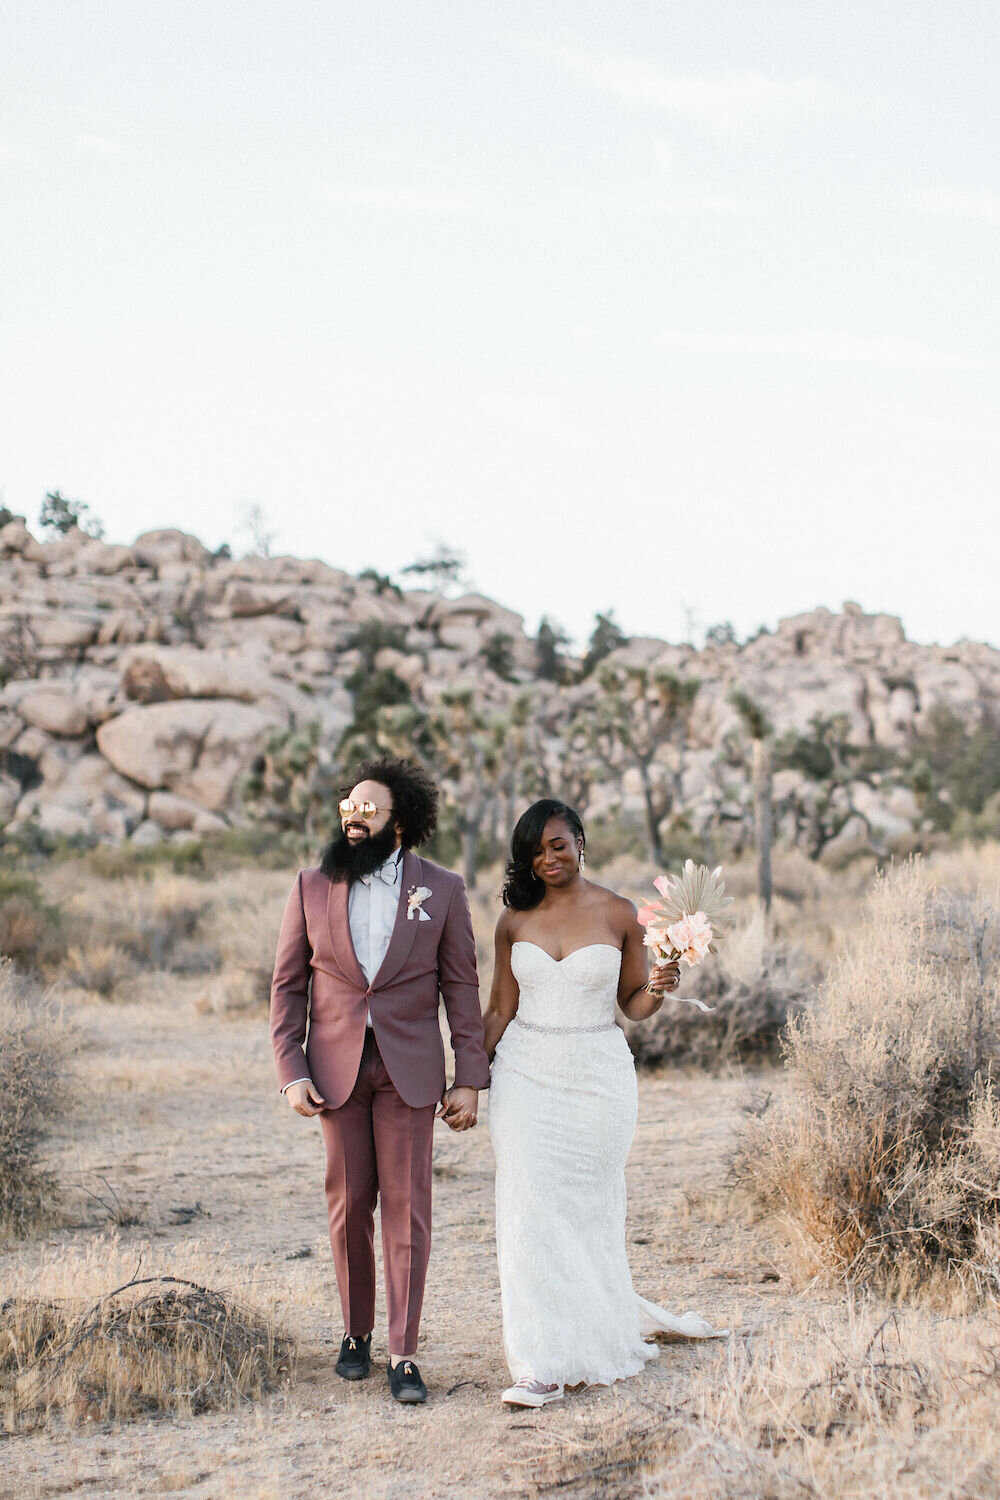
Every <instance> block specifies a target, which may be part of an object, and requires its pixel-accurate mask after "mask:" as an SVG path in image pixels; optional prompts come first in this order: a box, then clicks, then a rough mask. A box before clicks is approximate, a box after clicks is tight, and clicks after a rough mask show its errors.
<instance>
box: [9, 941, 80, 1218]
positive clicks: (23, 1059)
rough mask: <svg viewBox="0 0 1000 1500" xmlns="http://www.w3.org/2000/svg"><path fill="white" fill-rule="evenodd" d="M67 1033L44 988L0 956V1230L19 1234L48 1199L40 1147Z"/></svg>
mask: <svg viewBox="0 0 1000 1500" xmlns="http://www.w3.org/2000/svg"><path fill="white" fill-rule="evenodd" d="M66 1044H67V1032H66V1027H65V1025H64V1023H63V1022H62V1021H61V1020H60V1018H59V1016H58V1015H57V1012H56V1010H55V1007H54V1006H53V1004H52V1003H51V1001H50V999H49V997H48V995H47V993H46V991H45V990H44V989H43V988H42V987H41V985H40V984H38V983H37V981H35V980H34V979H31V978H29V977H28V976H26V975H21V974H19V973H18V972H17V970H16V969H15V968H14V966H13V964H11V963H10V961H9V960H0V1234H23V1233H25V1232H27V1230H28V1229H29V1228H30V1227H31V1226H32V1225H33V1224H34V1223H35V1222H36V1221H37V1220H38V1219H40V1218H41V1217H42V1216H43V1215H44V1213H45V1211H46V1209H47V1208H48V1207H49V1206H50V1205H51V1203H52V1199H53V1197H54V1192H55V1188H54V1183H53V1181H52V1178H51V1176H50V1174H49V1173H48V1172H47V1171H46V1170H45V1169H44V1168H43V1166H42V1165H41V1160H40V1150H41V1146H42V1143H43V1141H44V1139H45V1135H46V1132H47V1129H48V1127H49V1124H50V1122H51V1121H52V1119H53V1117H54V1115H55V1114H56V1112H57V1110H58V1108H59V1107H60V1106H61V1105H62V1104H63V1103H64V1100H65V1086H64V1079H63V1076H62V1062H63V1056H64V1053H65V1048H66Z"/></svg>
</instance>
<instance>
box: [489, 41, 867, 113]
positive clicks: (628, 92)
mask: <svg viewBox="0 0 1000 1500" xmlns="http://www.w3.org/2000/svg"><path fill="white" fill-rule="evenodd" d="M514 40H515V44H516V45H517V46H519V47H521V48H522V50H524V51H525V52H529V53H531V54H532V55H533V56H535V57H538V58H541V59H543V60H544V61H546V62H549V63H552V64H553V65H555V66H557V67H559V68H561V69H563V71H564V72H566V73H569V74H570V75H571V76H572V77H574V78H576V79H578V80H579V81H580V82H581V83H584V84H586V85H587V86H588V87H590V88H592V89H594V90H596V91H597V92H598V93H602V94H609V95H610V96H611V97H613V98H615V99H617V100H618V101H619V102H620V103H622V104H624V105H626V106H627V107H628V108H630V109H635V110H650V111H654V112H657V113H660V114H666V115H673V116H675V117H678V118H680V119H685V120H689V121H692V122H694V123H695V124H699V125H704V126H707V127H708V128H709V129H711V130H714V131H716V132H718V133H719V134H738V133H742V132H744V131H746V130H747V129H749V128H750V127H751V126H753V125H756V124H759V123H760V122H762V121H765V120H783V119H787V118H790V117H793V116H798V115H801V114H804V113H812V114H815V113H820V112H825V111H828V110H831V109H838V108H842V107H843V106H844V105H846V104H847V103H848V102H849V95H848V94H847V92H846V91H845V90H844V89H842V88H841V87H840V86H839V85H838V84H835V83H832V82H830V81H829V80H828V79H824V78H818V77H816V76H815V75H813V74H804V75H801V76H799V77H795V78H773V77H770V76H768V75H767V74H765V73H760V72H758V71H756V70H754V69H750V68H744V69H738V70H735V69H734V70H728V71H726V72H720V73H715V74H701V75H699V74H690V73H677V72H673V71H672V70H671V69H669V68H668V67H665V66H664V65H663V64H662V63H659V62H656V61H654V60H652V59H650V58H648V57H640V56H636V55H635V54H631V53H625V52H610V51H600V50H597V49H594V48H588V47H583V46H576V45H572V44H567V43H561V42H555V41H552V40H550V39H548V38H546V37H542V36H534V35H521V36H518V37H516V38H515V39H514Z"/></svg>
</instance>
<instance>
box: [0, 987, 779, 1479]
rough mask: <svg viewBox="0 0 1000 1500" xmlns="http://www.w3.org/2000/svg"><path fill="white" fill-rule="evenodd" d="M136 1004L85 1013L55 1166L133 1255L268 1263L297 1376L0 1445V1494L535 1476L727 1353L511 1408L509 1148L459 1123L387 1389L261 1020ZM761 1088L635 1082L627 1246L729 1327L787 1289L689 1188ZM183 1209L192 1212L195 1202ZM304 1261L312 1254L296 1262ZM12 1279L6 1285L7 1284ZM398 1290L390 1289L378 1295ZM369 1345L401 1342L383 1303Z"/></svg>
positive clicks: (27, 1258)
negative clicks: (415, 1367) (394, 1394)
mask: <svg viewBox="0 0 1000 1500" xmlns="http://www.w3.org/2000/svg"><path fill="white" fill-rule="evenodd" d="M151 990H152V994H151V996H150V998H149V999H148V1000H146V1001H145V1002H144V1003H143V1004H142V1005H139V1004H130V1005H123V1004H115V1005H110V1004H104V1005H98V1004H94V1005H88V1006H85V1007H82V1008H81V1009H80V1010H79V1011H78V1012H77V1014H76V1019H77V1021H78V1024H79V1028H80V1041H81V1045H80V1049H79V1054H78V1059H77V1071H78V1078H79V1083H80V1088H81V1097H80V1102H79V1104H78V1106H77V1107H76V1109H75V1111H74V1113H73V1114H72V1115H71V1116H70V1117H69V1118H68V1119H67V1121H66V1123H65V1125H64V1126H63V1127H62V1130H61V1134H60V1137H59V1140H58V1142H57V1147H56V1152H55V1163H54V1164H55V1169H56V1172H57V1174H58V1176H59V1178H60V1180H61V1181H63V1182H66V1183H75V1184H79V1185H80V1186H81V1187H83V1186H86V1187H89V1188H90V1189H91V1190H92V1191H95V1192H98V1193H100V1194H101V1195H102V1196H105V1197H108V1194H107V1192H106V1189H105V1186H104V1184H102V1182H101V1179H102V1178H105V1179H106V1180H107V1183H108V1184H110V1186H111V1187H112V1188H113V1189H114V1192H115V1193H116V1194H117V1196H118V1198H119V1199H120V1200H121V1202H122V1204H123V1205H124V1206H125V1207H126V1208H132V1209H134V1210H135V1211H136V1212H137V1213H138V1215H139V1218H140V1223H139V1224H138V1225H137V1226H134V1227H132V1228H129V1229H123V1230H121V1231H120V1232H119V1233H120V1243H121V1244H122V1245H124V1246H126V1247H128V1248H129V1249H130V1250H131V1249H134V1251H135V1254H136V1256H137V1257H138V1255H139V1253H140V1247H141V1246H142V1245H144V1244H148V1245H150V1246H152V1247H153V1251H154V1252H155V1255H156V1256H157V1257H163V1256H166V1257H167V1258H168V1259H169V1256H170V1254H171V1253H175V1252H177V1253H179V1252H180V1251H181V1249H183V1248H185V1247H188V1246H190V1243H191V1241H192V1240H197V1241H198V1242H200V1244H201V1246H202V1247H203V1248H204V1249H206V1250H208V1251H212V1252H221V1253H222V1254H223V1256H224V1257H225V1260H226V1262H227V1263H228V1264H230V1265H242V1266H246V1265H251V1264H253V1265H257V1266H259V1267H261V1268H262V1272H263V1278H264V1285H265V1287H266V1290H267V1292H268V1293H269V1295H271V1296H272V1297H273V1298H274V1300H275V1302H276V1303H277V1305H278V1308H279V1313H280V1316H281V1318H282V1319H283V1320H284V1322H285V1323H286V1324H287V1326H288V1327H289V1328H290V1329H291V1331H292V1332H294V1334H295V1335H296V1337H297V1339H298V1341H299V1350H300V1357H299V1366H298V1379H297V1381H296V1383H295V1385H294V1386H293V1387H292V1388H291V1389H290V1390H289V1391H287V1392H284V1393H282V1394H280V1395H278V1396H274V1397H272V1398H270V1399H269V1400H267V1401H265V1402H263V1403H261V1404H259V1405H258V1406H255V1407H253V1408H249V1409H247V1410H244V1411H240V1412H236V1413H229V1414H221V1415H209V1416H203V1417H199V1418H197V1419H191V1420H185V1421H178V1420H173V1419H170V1420H167V1419H160V1420H155V1421H147V1422H142V1423H136V1424H131V1425H129V1426H128V1427H123V1428H121V1429H111V1428H109V1427H106V1426H101V1427H97V1428H82V1429H77V1430H75V1431H69V1430H63V1431H51V1432H49V1433H46V1434H43V1435H36V1436H32V1437H15V1438H9V1439H6V1440H0V1500H6V1497H11V1500H13V1497H15V1496H17V1497H18V1500H25V1497H35V1496H49V1495H58V1494H64V1493H69V1492H75V1493H77V1494H80V1495H85V1496H93V1497H97V1496H103V1495H115V1496H122V1495H149V1494H160V1495H169V1494H183V1495H186V1496H192V1497H194V1496H211V1497H220V1496H230V1495H233V1496H235V1495H239V1496H241V1497H243V1500H255V1497H260V1500H263V1497H272V1496H273V1497H278V1496H281V1497H286V1496H288V1497H298V1496H309V1497H317V1496H326V1495H335V1494H341V1493H343V1494H350V1495H355V1496H364V1497H367V1496H370V1497H373V1500H375V1497H377V1500H389V1497H397V1496H398V1497H400V1500H402V1497H404V1496H405V1497H407V1500H425V1497H426V1500H432V1497H442V1500H443V1497H449V1500H451V1497H455V1500H457V1497H462V1500H480V1497H483V1500H487V1497H492V1496H501V1495H502V1496H510V1495H511V1494H517V1493H518V1492H519V1491H520V1490H522V1489H523V1488H524V1484H525V1481H526V1477H527V1474H528V1472H529V1471H530V1463H531V1460H532V1457H533V1456H534V1455H537V1454H538V1453H539V1452H541V1451H543V1450H544V1449H545V1448H546V1447H548V1446H550V1445H551V1442H552V1439H553V1438H558V1439H564V1438H568V1437H571V1436H572V1434H573V1432H574V1431H575V1430H576V1431H578V1430H579V1429H580V1425H581V1423H582V1422H588V1423H589V1422H592V1421H593V1419H594V1418H595V1417H600V1415H601V1413H602V1409H606V1410H607V1412H608V1414H609V1416H610V1414H611V1413H612V1412H620V1410H621V1404H622V1400H623V1398H624V1399H628V1400H639V1401H643V1402H645V1401H649V1402H655V1401H656V1400H657V1399H658V1397H665V1395H666V1388H667V1387H669V1388H670V1390H672V1391H674V1392H676V1391H677V1390H678V1389H679V1388H682V1387H683V1384H684V1381H685V1377H686V1374H687V1373H690V1372H691V1371H692V1369H694V1368H699V1369H704V1370H708V1369H711V1367H712V1365H713V1364H714V1363H715V1362H717V1361H720V1360H724V1359H725V1351H724V1349H723V1347H721V1346H720V1345H703V1346H697V1345H694V1346H690V1347H688V1346H681V1345H669V1346H665V1347H664V1348H663V1349H662V1350H661V1356H660V1359H659V1360H658V1361H656V1362H655V1363H653V1364H652V1365H651V1366H649V1367H648V1368H647V1370H646V1371H645V1372H644V1373H643V1374H641V1375H639V1376H637V1377H636V1378H635V1379H634V1380H632V1381H629V1382H627V1383H625V1384H624V1385H620V1386H618V1387H616V1388H615V1389H614V1390H611V1391H609V1390H604V1389H600V1388H597V1389H591V1390H586V1391H583V1392H581V1393H578V1394H571V1395H570V1396H568V1397H567V1399H566V1400H565V1402H562V1403H559V1404H558V1405H557V1406H554V1407H550V1408H548V1409H547V1410H546V1411H544V1412H540V1413H510V1412H508V1411H506V1410H505V1409H503V1408H501V1406H500V1403H499V1400H498V1396H499V1392H500V1391H501V1389H502V1388H503V1387H504V1385H505V1384H506V1383H507V1379H508V1376H507V1370H506V1366H505V1365H504V1362H503V1356H502V1348H501V1343H500V1306H499V1292H498V1287H497V1279H496V1264H495V1259H494V1240H493V1157H492V1150H491V1146H490V1139H489V1134H488V1131H487V1129H486V1128H485V1124H481V1125H480V1127H479V1128H477V1129H476V1130H475V1131H472V1132H469V1133H467V1134H465V1135H454V1134H452V1133H451V1132H449V1131H447V1130H446V1129H444V1128H443V1127H439V1133H438V1137H437V1142H436V1156H435V1176H436V1186H435V1214H434V1234H435V1243H434V1249H433V1252H432V1256H431V1266H430V1277H429V1285H428V1292H427V1299H426V1304H425V1313H424V1320H423V1328H422V1349H421V1356H420V1365H421V1370H422V1371H423V1374H424V1377H425V1379H426V1380H427V1383H428V1386H429V1388H430V1391H431V1399H430V1401H429V1402H428V1404H427V1405H426V1407H423V1408H417V1409H406V1408H401V1407H399V1406H397V1405H396V1404H395V1403H394V1402H393V1401H392V1400H391V1398H390V1396H389V1393H388V1388H387V1385H386V1382H385V1377H384V1374H383V1370H382V1367H381V1366H380V1365H379V1366H377V1367H376V1369H375V1370H374V1371H373V1374H372V1377H371V1378H370V1379H369V1380H368V1381H366V1382H364V1383H362V1384H360V1385H358V1386H353V1385H348V1384H346V1383H345V1382H343V1381H341V1380H339V1379H338V1378H337V1377H336V1376H335V1375H334V1373H333V1362H334V1359H335V1357H336V1351H337V1348H338V1347H339V1342H340V1337H341V1332H342V1330H341V1326H340V1313H339V1304H338V1301H337V1296H336V1289H335V1284H334V1279H333V1271H332V1265H331V1262H330V1255H329V1246H328V1244H327V1241H326V1236H325V1226H324V1212H323V1199H322V1173H323V1162H322V1146H321V1141H320V1135H319V1129H318V1127H317V1126H316V1125H314V1124H311V1123H310V1124H307V1123H306V1122H304V1121H302V1120H300V1119H299V1118H298V1117H297V1116H294V1115H293V1114H292V1113H291V1111H290V1110H289V1109H288V1108H287V1106H286V1105H285V1103H284V1101H283V1100H281V1099H280V1098H279V1097H278V1095H277V1094H276V1092H275V1090H274V1085H273V1075H272V1070H271V1061H270V1049H269V1046H268V1042H267V1036H266V1026H265V1024H264V1022H263V1021H262V1020H261V1019H260V1018H255V1019H253V1020H248V1019H241V1020H226V1019H222V1018H218V1017H215V1016H210V1015H209V1016H206V1015H203V1014H199V1013H198V1010H197V1008H196V1005H197V1001H198V986H197V984H196V983H194V982H189V983H187V984H184V983H181V982H179V981H177V980H176V979H168V978H166V977H164V978H163V979H162V980H158V981H157V983H155V984H153V985H152V986H151ZM744 1096H745V1085H743V1084H741V1083H739V1082H738V1081H736V1080H707V1079H705V1078H703V1077H700V1076H698V1077H685V1076H681V1075H678V1074H667V1075H664V1076H661V1077H657V1078H642V1079H641V1080H640V1114H639V1128H638V1132H637V1136H636V1141H635V1144H634V1147H633V1151H632V1156H631V1159H630V1164H629V1197H630V1205H631V1208H630V1214H629V1226H628V1229H629V1238H630V1248H629V1255H630V1260H631V1264H632V1269H633V1277H634V1280H635V1284H636V1288H637V1290H639V1291H641V1292H642V1293H643V1294H644V1295H646V1296H648V1297H651V1298H652V1299H654V1300H656V1301H658V1302H662V1303H664V1304H666V1305H667V1306H669V1307H671V1308H673V1309H676V1310H683V1309H685V1308H687V1307H694V1308H696V1309H697V1310H698V1311H699V1312H701V1313H703V1314H705V1315H706V1316H707V1317H709V1318H711V1319H712V1321H713V1322H715V1323H716V1324H717V1325H723V1326H724V1325H727V1324H728V1325H731V1326H736V1325H739V1324H744V1323H746V1322H748V1321H751V1322H756V1321H762V1322H765V1323H767V1322H770V1321H771V1320H772V1319H773V1318H774V1317H776V1316H779V1315H780V1305H781V1301H782V1293H783V1288H782V1287H779V1286H776V1285H775V1284H774V1282H773V1280H770V1279H763V1278H767V1277H768V1276H769V1268H768V1266H767V1265H766V1264H764V1263H763V1262H762V1260H761V1255H760V1250H759V1248H758V1247H757V1246H756V1244H755V1241H754V1239H753V1237H752V1235H751V1234H750V1232H749V1231H748V1230H746V1229H745V1228H741V1227H740V1226H738V1225H737V1226H733V1225H727V1224H718V1223H714V1222H711V1218H712V1216H711V1214H708V1215H706V1214H705V1213H704V1212H702V1210H701V1209H700V1208H699V1207H696V1208H694V1209H692V1208H691V1207H690V1204H689V1196H690V1195H699V1197H700V1195H702V1194H703V1193H704V1192H705V1190H706V1189H711V1188H712V1186H713V1185H717V1184H718V1183H719V1182H720V1181H721V1179H722V1175H723V1172H724V1160H725V1154H726V1151H727V1148H728V1146H729V1144H730V1143H731V1140H732V1137H733V1132H734V1130H735V1128H736V1125H737V1123H738V1106H739V1101H740V1100H741V1099H742V1098H743V1097H744ZM79 1196H80V1209H79V1213H80V1217H81V1220H82V1222H81V1223H80V1224H78V1225H77V1226H76V1227H73V1228H66V1229H61V1230H59V1231H57V1232H55V1233H52V1234H49V1235H48V1236H47V1237H46V1238H45V1239H44V1240H42V1241H32V1242H29V1243H27V1244H25V1245H23V1246H21V1247H19V1248H18V1249H16V1250H8V1251H6V1252H4V1253H3V1254H2V1255H0V1277H2V1278H3V1281H6V1280H7V1279H8V1278H9V1273H10V1271H11V1270H12V1268H13V1267H15V1266H22V1267H23V1266H31V1265H34V1264H36V1263H37V1261H38V1260H39V1258H42V1257H47V1258H48V1259H49V1260H51V1259H52V1258H53V1257H55V1256H58V1254H59V1253H60V1252H61V1251H62V1250H68V1249H71V1248H73V1247H79V1246H82V1245H93V1243H94V1241H95V1239H99V1238H100V1237H101V1236H102V1235H107V1233H108V1230H107V1228H106V1227H102V1226H101V1219H102V1217H103V1210H100V1209H99V1208H96V1206H95V1204H94V1203H93V1200H90V1199H87V1198H86V1197H85V1195H84V1194H83V1193H82V1192H81V1193H80V1195H79ZM192 1214H193V1217H190V1219H189V1222H188V1223H187V1224H183V1223H181V1222H179V1221H180V1220H182V1219H184V1218H185V1217H188V1216H189V1215H192ZM289 1257H296V1258H292V1259H290V1258H289ZM2 1284H3V1282H0V1286H2ZM380 1295H381V1294H380ZM378 1319H379V1321H378V1327H377V1329H376V1335H375V1340H374V1344H373V1354H375V1355H376V1357H377V1359H379V1360H384V1357H385V1322H384V1313H383V1311H382V1308H381V1302H380V1308H379V1314H378Z"/></svg>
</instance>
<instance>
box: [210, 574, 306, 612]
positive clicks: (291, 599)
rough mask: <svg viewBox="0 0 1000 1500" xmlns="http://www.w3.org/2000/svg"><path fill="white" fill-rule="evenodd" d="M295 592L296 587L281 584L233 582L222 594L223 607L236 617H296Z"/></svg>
mask: <svg viewBox="0 0 1000 1500" xmlns="http://www.w3.org/2000/svg"><path fill="white" fill-rule="evenodd" d="M295 594H296V591H295V590H294V589H292V588H288V587H286V586H284V585H281V584H277V585H275V584H263V583H241V582H233V583H231V584H229V585H228V587H227V588H226V592H225V593H224V594H223V596H222V607H223V608H224V609H225V610H226V612H227V613H228V614H230V615H232V616H233V617H234V618H235V619H252V618H253V617H254V616H255V615H284V616H286V617H292V618H295V617H296V616H297V615H298V605H297V604H296V599H295Z"/></svg>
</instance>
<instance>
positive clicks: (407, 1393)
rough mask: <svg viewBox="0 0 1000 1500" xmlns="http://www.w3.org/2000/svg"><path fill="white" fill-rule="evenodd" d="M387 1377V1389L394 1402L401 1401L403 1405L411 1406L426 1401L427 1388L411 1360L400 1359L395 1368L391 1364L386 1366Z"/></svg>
mask: <svg viewBox="0 0 1000 1500" xmlns="http://www.w3.org/2000/svg"><path fill="white" fill-rule="evenodd" d="M386 1370H387V1372H388V1375H389V1389H390V1391H391V1392H392V1398H393V1400H394V1401H402V1402H403V1404H404V1405H407V1406H412V1405H414V1404H415V1403H416V1402H417V1401H426V1400H427V1387H426V1386H425V1385H424V1382H423V1381H422V1380H421V1378H420V1371H419V1370H418V1369H417V1367H416V1365H415V1364H414V1363H413V1360H412V1359H401V1360H400V1361H399V1364H398V1365H396V1367H395V1368H393V1366H392V1365H391V1364H388V1365H386Z"/></svg>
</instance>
